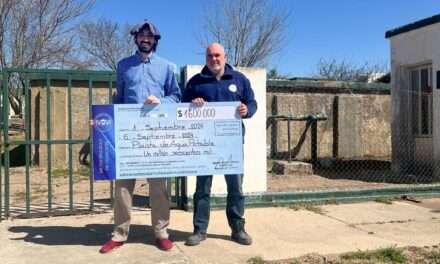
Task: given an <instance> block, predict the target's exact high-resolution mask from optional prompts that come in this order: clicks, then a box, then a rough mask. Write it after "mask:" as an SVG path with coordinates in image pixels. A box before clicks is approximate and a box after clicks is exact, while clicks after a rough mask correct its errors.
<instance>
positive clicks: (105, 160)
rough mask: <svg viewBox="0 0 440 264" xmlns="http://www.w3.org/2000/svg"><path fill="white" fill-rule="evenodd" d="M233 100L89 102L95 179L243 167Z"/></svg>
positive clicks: (207, 172) (222, 171) (232, 171)
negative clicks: (102, 103)
mask: <svg viewBox="0 0 440 264" xmlns="http://www.w3.org/2000/svg"><path fill="white" fill-rule="evenodd" d="M238 105H239V102H223V103H205V104H204V105H203V106H202V107H196V106H194V105H192V104H159V105H140V104H139V105H138V104H121V105H93V106H92V117H93V176H94V179H95V180H113V179H134V178H158V177H175V176H189V175H213V174H237V173H243V139H242V125H241V118H240V116H239V115H238V113H237V107H238Z"/></svg>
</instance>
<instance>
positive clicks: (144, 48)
mask: <svg viewBox="0 0 440 264" xmlns="http://www.w3.org/2000/svg"><path fill="white" fill-rule="evenodd" d="M136 45H137V47H138V50H139V51H140V52H142V53H151V52H152V51H153V47H154V43H151V42H149V43H147V42H143V43H136Z"/></svg>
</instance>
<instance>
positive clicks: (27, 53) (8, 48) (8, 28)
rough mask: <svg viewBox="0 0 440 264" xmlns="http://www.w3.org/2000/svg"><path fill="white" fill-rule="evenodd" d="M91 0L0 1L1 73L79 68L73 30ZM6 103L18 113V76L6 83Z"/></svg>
mask: <svg viewBox="0 0 440 264" xmlns="http://www.w3.org/2000/svg"><path fill="white" fill-rule="evenodd" d="M93 4H94V0H38V1H37V0H0V12H1V13H0V62H1V65H0V70H2V69H4V68H6V67H26V68H35V67H51V68H54V67H55V68H56V67H63V66H66V65H67V66H69V65H78V64H79V61H78V60H77V59H75V57H76V54H75V51H76V49H75V42H74V34H73V32H74V31H73V30H74V28H75V26H76V23H75V22H76V20H77V19H78V18H79V17H80V16H81V15H83V14H84V13H85V12H86V11H87V10H89V9H90V8H91V6H92V5H93ZM8 88H9V90H10V92H9V101H10V103H11V106H12V108H13V109H14V112H15V113H17V114H19V113H21V98H20V94H21V89H22V88H23V83H22V81H21V78H20V76H19V75H17V74H15V75H12V76H10V79H9V80H8Z"/></svg>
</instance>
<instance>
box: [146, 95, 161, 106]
mask: <svg viewBox="0 0 440 264" xmlns="http://www.w3.org/2000/svg"><path fill="white" fill-rule="evenodd" d="M144 104H160V100H159V98H157V97H156V96H154V95H150V96H148V97H147V99H145V101H144Z"/></svg>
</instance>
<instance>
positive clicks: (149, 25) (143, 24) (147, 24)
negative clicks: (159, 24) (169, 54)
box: [130, 19, 160, 39]
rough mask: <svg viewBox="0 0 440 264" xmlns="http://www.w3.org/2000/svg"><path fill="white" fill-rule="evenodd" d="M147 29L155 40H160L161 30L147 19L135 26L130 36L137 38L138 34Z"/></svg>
mask: <svg viewBox="0 0 440 264" xmlns="http://www.w3.org/2000/svg"><path fill="white" fill-rule="evenodd" d="M144 29H147V30H149V31H150V32H151V33H152V34H153V36H154V38H155V39H160V32H159V30H158V29H157V28H156V27H155V26H154V25H153V23H151V22H148V21H147V20H146V19H145V20H144V21H142V22H141V23H139V24H137V25H135V26H134V27H133V28H132V29H131V30H130V34H131V35H133V36H136V34H137V33H139V32H140V31H142V30H144Z"/></svg>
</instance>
